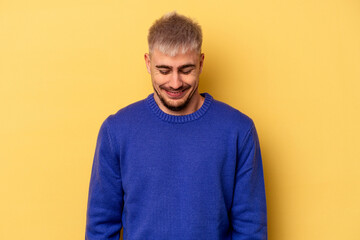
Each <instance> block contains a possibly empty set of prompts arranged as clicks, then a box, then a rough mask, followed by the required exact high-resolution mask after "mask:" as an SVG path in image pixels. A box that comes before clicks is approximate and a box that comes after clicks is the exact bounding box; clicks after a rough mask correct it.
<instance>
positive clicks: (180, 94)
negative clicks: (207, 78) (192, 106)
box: [164, 88, 188, 99]
mask: <svg viewBox="0 0 360 240" xmlns="http://www.w3.org/2000/svg"><path fill="white" fill-rule="evenodd" d="M187 90H188V89H187V88H185V89H181V90H176V91H174V90H167V89H164V91H165V92H166V95H167V96H168V97H169V98H171V99H180V98H182V97H184V96H185V94H186V91H187Z"/></svg>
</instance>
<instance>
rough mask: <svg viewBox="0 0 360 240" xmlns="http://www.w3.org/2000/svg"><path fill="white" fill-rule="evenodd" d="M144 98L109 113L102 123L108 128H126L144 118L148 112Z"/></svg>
mask: <svg viewBox="0 0 360 240" xmlns="http://www.w3.org/2000/svg"><path fill="white" fill-rule="evenodd" d="M145 100H146V99H143V100H140V101H137V102H134V103H132V104H130V105H128V106H126V107H124V108H121V109H119V110H118V111H117V112H116V113H113V114H111V115H109V116H108V117H107V118H106V119H105V120H104V123H103V124H106V125H108V127H109V128H112V129H118V128H127V127H129V126H130V125H133V124H138V123H139V122H141V120H142V119H144V118H146V117H147V116H146V114H147V112H148V110H147V106H146V102H145Z"/></svg>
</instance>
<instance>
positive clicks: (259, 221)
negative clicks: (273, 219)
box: [231, 124, 267, 240]
mask: <svg viewBox="0 0 360 240" xmlns="http://www.w3.org/2000/svg"><path fill="white" fill-rule="evenodd" d="M237 158H238V159H237V166H236V176H235V189H234V195H233V204H232V208H231V225H232V239H233V240H250V239H251V240H265V239H267V215H266V197H265V185H264V175H263V167H262V160H261V154H260V146H259V139H258V136H257V132H256V129H255V126H254V124H252V127H251V129H250V130H249V131H248V133H247V135H246V137H245V138H244V140H243V141H242V143H240V144H239V146H238V156H237Z"/></svg>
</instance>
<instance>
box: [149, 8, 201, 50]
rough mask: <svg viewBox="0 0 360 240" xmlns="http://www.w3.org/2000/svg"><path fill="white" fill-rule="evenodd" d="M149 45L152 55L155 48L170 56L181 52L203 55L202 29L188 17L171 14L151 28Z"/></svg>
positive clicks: (163, 17)
mask: <svg viewBox="0 0 360 240" xmlns="http://www.w3.org/2000/svg"><path fill="white" fill-rule="evenodd" d="M148 45H149V53H150V54H151V53H152V51H153V50H154V49H155V48H157V49H158V50H159V51H161V52H162V53H165V54H167V55H170V56H175V55H176V54H177V53H178V52H179V51H181V52H182V53H186V52H187V51H189V50H190V51H192V50H197V51H199V53H201V45H202V31H201V27H200V25H199V24H198V23H196V22H195V21H193V20H192V19H190V18H188V17H185V16H183V15H180V14H177V13H176V12H170V13H168V14H165V15H164V16H162V17H161V18H160V19H158V20H156V21H155V22H154V24H153V25H152V26H151V27H150V29H149V34H148Z"/></svg>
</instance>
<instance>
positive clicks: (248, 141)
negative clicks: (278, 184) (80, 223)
mask: <svg viewBox="0 0 360 240" xmlns="http://www.w3.org/2000/svg"><path fill="white" fill-rule="evenodd" d="M148 43H149V53H148V54H145V63H146V67H147V71H148V72H149V73H150V75H151V79H152V83H153V88H154V93H153V94H150V95H149V96H148V97H147V98H146V99H144V100H142V101H139V102H136V103H134V104H131V105H129V106H127V107H125V108H123V109H121V110H120V111H118V112H117V113H116V114H114V115H111V116H109V117H108V118H107V119H106V120H105V121H104V123H103V124H102V126H101V129H100V132H99V136H98V140H97V146H96V152H95V157H94V163H93V170H92V175H91V180H90V189H89V200H88V211H87V225H86V237H85V238H86V239H88V240H100V239H101V240H105V239H107V240H108V239H114V240H115V239H116V240H118V239H119V234H120V230H121V228H123V238H124V240H147V239H154V240H161V239H166V240H172V239H181V240H187V239H189V240H190V239H196V240H200V239H206V240H211V239H214V240H215V239H217V240H226V239H233V240H234V239H239V240H240V239H244V240H245V239H252V240H256V239H267V220H266V203H265V189H264V178H263V169H262V162H261V156H260V148H259V141H258V137H257V133H256V130H255V126H254V123H253V121H252V120H251V119H250V118H248V117H247V116H245V115H244V114H242V113H240V112H239V111H238V110H235V109H233V108H232V107H230V106H228V105H226V104H224V103H221V102H219V101H216V100H214V99H213V97H212V96H211V95H210V94H208V93H203V94H200V93H199V90H198V86H199V75H200V73H201V71H202V67H203V62H204V54H202V53H201V44H202V33H201V28H200V26H199V25H198V24H197V23H195V22H193V21H192V20H191V19H189V18H186V17H184V16H181V15H178V14H176V13H170V14H168V15H165V16H163V17H162V18H160V19H159V20H157V21H156V22H155V23H154V24H153V26H152V27H151V28H150V30H149V35H148Z"/></svg>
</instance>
